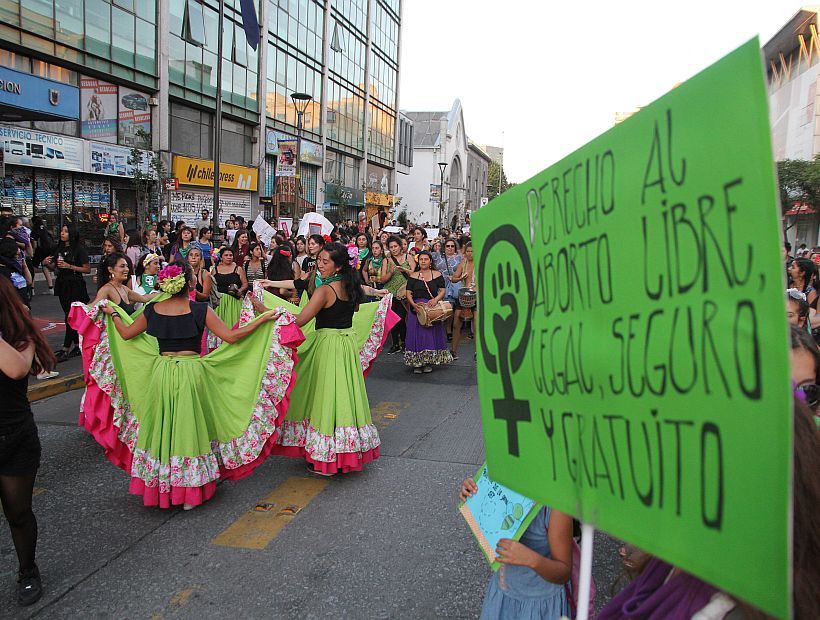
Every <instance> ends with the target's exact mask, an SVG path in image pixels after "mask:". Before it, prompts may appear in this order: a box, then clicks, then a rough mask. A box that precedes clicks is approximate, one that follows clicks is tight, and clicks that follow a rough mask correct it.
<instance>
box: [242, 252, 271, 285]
mask: <svg viewBox="0 0 820 620" xmlns="http://www.w3.org/2000/svg"><path fill="white" fill-rule="evenodd" d="M267 269H268V265H267V263H266V261H265V249H264V248H263V247H262V244H260V243H259V242H258V241H251V243H250V252H249V253H248V258H247V260H246V261H245V278H246V279H247V282H248V290H250V289H251V288H252V285H253V282H254V280H264V279H265V277H266V275H267Z"/></svg>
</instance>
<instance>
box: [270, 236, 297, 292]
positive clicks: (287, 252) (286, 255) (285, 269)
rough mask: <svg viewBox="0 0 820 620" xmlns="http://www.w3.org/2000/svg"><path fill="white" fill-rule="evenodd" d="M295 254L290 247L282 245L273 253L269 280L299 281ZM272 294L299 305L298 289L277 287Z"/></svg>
mask: <svg viewBox="0 0 820 620" xmlns="http://www.w3.org/2000/svg"><path fill="white" fill-rule="evenodd" d="M293 265H294V262H293V254H292V252H291V249H290V246H288V245H280V246H277V247H276V248H274V250H273V252H271V259H270V262H269V263H268V270H267V279H268V280H274V281H278V280H285V281H294V282H295V281H296V280H297V279H298V277H297V275H296V273H295V272H294V270H293ZM271 292H272V293H273V294H274V295H276V296H277V297H279V298H281V299H285V300H287V301H289V302H291V303H292V304H297V305H298V304H299V292H298V291H297V290H296V288H295V287H294V288H288V287H276V288H273V289H272V290H271Z"/></svg>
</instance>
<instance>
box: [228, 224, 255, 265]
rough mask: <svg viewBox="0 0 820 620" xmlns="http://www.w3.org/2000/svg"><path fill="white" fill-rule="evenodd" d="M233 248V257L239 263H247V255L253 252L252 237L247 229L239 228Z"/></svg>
mask: <svg viewBox="0 0 820 620" xmlns="http://www.w3.org/2000/svg"><path fill="white" fill-rule="evenodd" d="M231 249H232V250H233V259H234V262H235V263H236V264H237V265H244V264H245V257H246V256H248V255H249V254H250V252H251V238H250V235H249V234H248V231H247V230H239V231H237V232H236V237H234V239H233V244H231Z"/></svg>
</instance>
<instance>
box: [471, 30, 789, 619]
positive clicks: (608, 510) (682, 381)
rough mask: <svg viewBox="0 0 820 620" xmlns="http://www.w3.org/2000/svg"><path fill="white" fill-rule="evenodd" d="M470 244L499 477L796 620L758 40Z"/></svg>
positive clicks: (518, 204) (498, 217)
mask: <svg viewBox="0 0 820 620" xmlns="http://www.w3.org/2000/svg"><path fill="white" fill-rule="evenodd" d="M739 102H742V104H740V103H739ZM472 225H473V234H474V241H475V243H476V247H477V250H478V252H477V256H479V259H478V260H479V263H478V267H477V270H478V271H477V273H478V287H477V290H478V295H479V300H478V307H479V308H481V317H480V319H481V320H480V323H479V346H478V348H479V364H478V374H479V395H480V399H481V408H482V416H483V422H484V438H485V444H486V452H487V461H488V465H489V471H490V474H491V476H492V477H493V479H495V480H498V481H499V482H501V483H503V484H505V485H507V486H509V487H510V488H512V489H515V490H516V491H519V492H520V493H523V494H525V495H527V496H528V497H532V498H533V499H535V500H536V501H539V502H543V503H545V504H546V505H549V506H551V507H554V508H557V509H559V510H562V511H565V512H568V513H570V514H572V515H574V516H576V517H578V518H579V519H581V520H583V521H584V522H586V523H590V524H594V525H595V526H597V527H599V528H601V529H603V530H605V531H607V532H610V533H612V534H613V535H616V536H619V537H621V538H623V539H625V540H627V541H629V542H631V543H633V544H635V545H637V546H639V547H641V548H643V549H644V550H646V551H647V552H649V553H652V554H655V555H658V556H659V557H661V558H663V559H665V560H667V561H669V562H671V563H673V564H675V565H677V566H679V567H680V568H682V569H684V570H686V571H689V572H691V573H693V574H695V575H697V576H698V577H701V578H702V579H704V580H705V581H708V582H710V583H712V584H714V585H716V586H717V587H719V588H722V589H724V590H726V591H727V592H729V593H731V594H733V595H735V596H737V597H739V598H742V599H745V600H747V601H749V602H751V603H752V604H754V605H757V606H758V607H760V608H761V609H763V610H765V611H767V612H769V613H772V614H775V615H778V616H787V615H788V614H789V608H790V560H791V552H790V549H791V541H790V534H789V522H790V501H791V500H790V498H791V478H790V459H791V426H792V420H791V413H790V412H791V405H790V403H791V390H790V380H789V358H788V344H787V329H786V323H785V320H784V310H783V264H782V261H781V252H780V245H781V244H780V237H779V234H778V230H779V221H778V208H777V191H776V184H775V179H774V164H773V160H772V150H771V139H770V133H769V122H768V109H767V104H766V90H765V82H764V74H763V68H762V64H761V59H760V46H759V42H758V41H757V39H754V40H752V41H750V42H749V43H747V44H745V45H743V46H742V47H741V48H739V49H738V50H736V51H735V52H733V53H732V54H730V55H728V56H727V57H725V58H724V59H722V60H721V61H719V62H717V63H716V64H714V65H713V66H711V67H709V68H707V69H706V70H704V71H703V72H702V73H700V74H698V75H697V76H695V77H694V78H692V79H691V80H689V81H688V82H686V83H684V84H683V85H681V86H679V87H678V88H676V89H675V90H673V91H671V92H670V93H668V94H667V95H666V96H664V97H662V98H661V99H659V100H658V101H656V102H654V103H653V104H651V105H650V106H648V107H646V108H645V109H643V110H642V111H641V112H640V113H638V114H637V115H635V116H634V117H632V118H630V119H628V120H627V121H626V122H624V123H622V124H620V125H618V126H616V127H614V128H613V129H611V130H610V131H608V132H606V133H605V134H603V135H601V136H600V137H598V138H597V139H595V140H593V141H592V142H590V143H589V144H587V145H586V146H584V147H582V148H581V149H579V150H578V151H576V152H575V153H573V154H571V155H570V156H568V157H567V158H565V159H564V160H562V161H560V162H558V163H557V164H555V165H554V166H551V167H549V168H547V169H546V170H544V171H543V172H541V173H540V174H538V175H536V176H535V177H533V178H532V179H530V180H529V181H527V182H525V183H522V184H520V185H518V186H516V187H515V188H513V189H511V190H509V191H507V192H505V193H504V194H502V195H501V196H500V197H498V198H497V199H495V200H493V201H492V202H491V203H490V204H489V205H488V206H487V207H484V208H483V209H481V210H480V211H477V212H476V213H475V214H474V216H473V223H472Z"/></svg>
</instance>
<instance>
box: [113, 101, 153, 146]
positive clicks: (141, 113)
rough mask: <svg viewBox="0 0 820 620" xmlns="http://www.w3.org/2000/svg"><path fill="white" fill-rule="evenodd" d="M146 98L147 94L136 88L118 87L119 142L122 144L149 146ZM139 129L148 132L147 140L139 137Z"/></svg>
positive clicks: (148, 113) (148, 114)
mask: <svg viewBox="0 0 820 620" xmlns="http://www.w3.org/2000/svg"><path fill="white" fill-rule="evenodd" d="M148 98H149V97H148V95H146V94H145V93H141V92H139V91H137V90H131V89H130V88H120V99H119V120H120V123H119V125H120V126H119V142H120V144H122V145H123V146H135V147H137V148H142V149H147V148H150V147H151V144H150V135H151V107H150V106H149V104H148ZM140 130H142V131H144V132H145V133H146V134H148V136H149V139H148V140H141V139H140V136H139V134H140Z"/></svg>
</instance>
